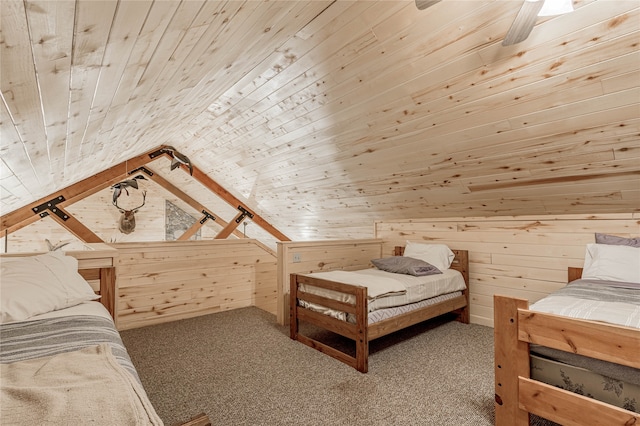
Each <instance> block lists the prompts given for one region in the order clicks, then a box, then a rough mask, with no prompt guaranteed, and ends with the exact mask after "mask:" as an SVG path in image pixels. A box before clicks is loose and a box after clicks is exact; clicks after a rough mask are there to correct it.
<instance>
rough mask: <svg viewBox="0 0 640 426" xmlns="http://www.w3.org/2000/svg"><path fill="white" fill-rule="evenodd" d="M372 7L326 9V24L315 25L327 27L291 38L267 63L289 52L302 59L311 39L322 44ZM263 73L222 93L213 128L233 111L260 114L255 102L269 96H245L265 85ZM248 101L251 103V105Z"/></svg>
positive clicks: (354, 4)
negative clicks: (262, 81)
mask: <svg viewBox="0 0 640 426" xmlns="http://www.w3.org/2000/svg"><path fill="white" fill-rule="evenodd" d="M345 5H348V7H347V9H346V10H345V11H342V9H339V8H340V7H344V6H345ZM370 6H371V3H366V2H334V3H332V4H331V7H328V8H326V9H324V10H323V12H322V15H321V17H322V21H320V20H319V19H317V18H318V17H317V16H316V17H315V19H314V21H313V22H312V23H314V24H315V25H314V27H315V26H317V25H319V23H320V22H323V24H324V25H322V26H321V27H320V28H316V29H315V30H314V31H313V33H312V34H309V35H308V36H306V37H293V38H291V39H290V40H288V41H287V42H286V43H285V44H284V45H283V46H282V47H280V48H279V49H276V50H275V51H274V52H273V53H271V55H270V56H269V57H267V58H265V62H266V63H270V62H276V58H277V57H280V55H283V54H285V53H288V52H296V56H297V57H298V58H302V57H303V56H304V55H305V54H306V53H307V52H308V50H309V49H311V46H312V44H311V43H310V42H308V40H309V39H310V38H312V41H313V43H319V42H320V41H322V40H324V39H326V38H327V37H329V36H330V35H331V34H333V33H334V32H336V31H338V30H339V29H340V28H342V27H344V25H346V24H347V23H348V22H349V21H350V20H351V19H353V17H354V16H357V15H359V14H361V8H363V7H370ZM338 10H339V11H341V13H338V14H336V15H334V13H335V11H338ZM329 16H332V17H335V19H331V20H328V21H327V17H329ZM309 26H310V24H307V25H306V26H305V27H304V28H306V29H307V30H308V29H310V28H309ZM296 36H297V33H296ZM260 72H261V71H259V69H258V68H257V67H256V68H254V70H253V72H252V73H247V74H245V76H243V77H242V78H241V79H240V80H238V81H237V82H236V83H235V84H234V85H233V86H231V87H230V88H229V89H228V90H227V91H226V92H225V93H224V94H222V95H221V96H220V97H219V98H218V100H216V103H218V102H219V103H220V104H219V105H220V108H219V109H212V108H211V106H209V107H207V110H209V111H211V112H215V115H216V117H217V121H216V120H214V121H212V122H211V126H212V127H217V126H221V125H223V124H225V123H226V122H228V121H229V120H225V119H224V117H226V116H227V115H228V114H229V112H230V111H231V108H233V109H235V110H249V109H251V110H256V111H260V110H258V109H256V105H257V104H255V102H259V101H261V100H264V99H265V98H266V96H265V97H262V98H260V97H259V96H258V98H260V99H255V98H256V96H245V95H244V94H245V93H249V95H252V94H253V91H254V90H256V89H258V88H259V87H260V86H261V84H259V83H256V80H258V81H260V80H261V79H262V78H261V77H260ZM304 74H305V73H300V74H298V76H297V77H294V78H292V79H291V80H296V79H299V78H301V76H304ZM248 101H249V102H250V103H248ZM223 105H225V106H223ZM260 112H261V111H260Z"/></svg>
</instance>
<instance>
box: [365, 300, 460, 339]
mask: <svg viewBox="0 0 640 426" xmlns="http://www.w3.org/2000/svg"><path fill="white" fill-rule="evenodd" d="M465 306H467V299H466V297H465V296H458V297H456V298H453V299H449V300H445V301H444V302H441V303H438V304H435V305H432V306H429V307H426V308H423V309H418V310H415V311H411V312H407V313H406V314H401V315H397V316H395V317H391V318H389V319H386V320H383V321H380V322H376V323H373V324H371V325H369V340H374V339H377V338H378V337H382V336H386V335H387V334H390V333H393V332H395V331H397V330H400V329H403V328H407V327H409V326H412V325H414V324H418V323H421V322H422V321H426V320H429V319H431V318H435V317H437V316H440V315H443V314H446V313H448V312H452V311H455V310H456V309H458V308H463V307H465Z"/></svg>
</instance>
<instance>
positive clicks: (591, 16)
mask: <svg viewBox="0 0 640 426" xmlns="http://www.w3.org/2000/svg"><path fill="white" fill-rule="evenodd" d="M636 8H637V5H634V4H632V2H598V1H592V2H591V3H589V4H588V5H584V6H582V7H580V8H577V9H576V10H575V11H574V12H572V13H570V14H566V15H564V17H562V16H560V17H557V18H563V19H555V20H550V21H547V22H548V25H546V26H542V25H539V26H538V28H537V29H536V30H534V32H533V33H532V34H531V36H530V37H529V39H527V42H526V44H524V45H523V44H516V45H513V46H508V47H504V46H502V45H501V44H493V45H489V46H487V47H485V48H480V49H479V52H478V53H479V54H480V55H481V56H482V57H483V58H484V59H485V62H486V63H487V64H491V63H493V62H497V61H500V60H502V59H505V58H512V59H517V58H521V60H524V61H526V62H535V60H536V59H537V58H536V57H535V55H536V53H535V52H536V51H539V50H540V49H539V48H540V47H545V46H546V47H547V48H549V46H553V47H554V49H557V48H558V47H559V46H561V45H562V46H563V47H564V48H565V49H573V48H574V47H573V44H574V42H575V41H576V40H578V38H579V37H575V33H576V32H580V31H581V30H582V29H583V28H590V31H588V32H589V33H593V27H594V26H598V25H601V26H605V28H602V31H597V33H598V34H599V37H598V39H600V38H604V39H606V38H608V37H609V36H608V35H607V32H608V31H609V30H610V29H611V28H609V22H608V21H609V19H607V18H604V19H603V17H611V19H613V20H616V19H617V18H618V17H620V16H622V15H624V14H626V13H628V12H632V11H634V10H635V9H636ZM567 18H569V19H567ZM569 36H571V38H569ZM598 39H596V40H593V37H591V40H590V42H591V43H597V42H598ZM525 48H526V49H525ZM518 62H519V61H518ZM518 62H516V64H514V65H517V63H518Z"/></svg>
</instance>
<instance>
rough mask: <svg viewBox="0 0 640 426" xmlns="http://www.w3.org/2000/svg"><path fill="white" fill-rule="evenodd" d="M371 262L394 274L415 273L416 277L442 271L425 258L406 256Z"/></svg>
mask: <svg viewBox="0 0 640 426" xmlns="http://www.w3.org/2000/svg"><path fill="white" fill-rule="evenodd" d="M371 263H373V266H375V267H376V268H378V269H380V270H382V271H387V272H393V273H394V274H405V275H413V276H415V277H424V276H426V275H435V274H441V273H442V271H440V270H439V269H438V268H436V267H435V266H433V265H432V264H430V263H427V262H425V261H424V260H420V259H414V258H412V257H406V256H393V257H383V258H380V259H371Z"/></svg>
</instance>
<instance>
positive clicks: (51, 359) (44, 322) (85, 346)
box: [0, 315, 162, 426]
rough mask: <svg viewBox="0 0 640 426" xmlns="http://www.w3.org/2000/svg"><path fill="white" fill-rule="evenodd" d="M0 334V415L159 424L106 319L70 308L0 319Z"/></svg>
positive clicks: (16, 420)
mask: <svg viewBox="0 0 640 426" xmlns="http://www.w3.org/2000/svg"><path fill="white" fill-rule="evenodd" d="M0 342H1V343H0V369H1V370H2V371H1V374H2V381H1V382H0V385H1V386H0V387H1V393H0V417H2V418H3V421H5V420H6V421H7V422H8V423H10V424H25V425H26V424H29V425H31V424H51V425H57V424H60V425H62V424H65V425H66V424H89V423H90V424H95V425H105V426H106V425H108V426H111V425H113V424H130V425H161V424H162V421H161V420H160V418H159V417H158V416H157V414H156V412H155V410H154V409H153V407H152V405H151V403H150V402H149V399H148V397H147V395H146V392H145V391H144V389H143V388H142V384H141V383H140V378H139V377H138V374H137V373H136V370H135V367H134V366H133V363H132V362H131V359H130V358H129V354H128V353H127V350H126V349H125V347H124V344H123V342H122V339H121V338H120V334H119V333H118V331H117V330H116V328H115V327H114V324H113V321H112V320H111V319H109V318H104V317H99V316H90V315H74V316H68V317H56V318H49V319H40V320H35V321H26V322H18V323H9V324H1V325H0ZM106 401H108V403H107V404H105V402H106Z"/></svg>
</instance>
